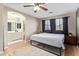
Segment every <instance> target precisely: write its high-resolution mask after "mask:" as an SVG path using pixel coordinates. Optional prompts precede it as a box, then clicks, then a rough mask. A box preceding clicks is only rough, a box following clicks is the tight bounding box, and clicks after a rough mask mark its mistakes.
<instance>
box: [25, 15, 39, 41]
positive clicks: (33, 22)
mask: <svg viewBox="0 0 79 59" xmlns="http://www.w3.org/2000/svg"><path fill="white" fill-rule="evenodd" d="M38 26H39V22H38V20H37V19H36V18H33V17H29V16H26V22H25V34H26V39H27V40H29V39H30V36H31V35H32V34H34V33H38V31H39V29H38Z"/></svg>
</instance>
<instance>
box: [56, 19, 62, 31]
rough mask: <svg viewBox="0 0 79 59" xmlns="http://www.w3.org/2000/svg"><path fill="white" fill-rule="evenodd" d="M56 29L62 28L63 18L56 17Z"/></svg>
mask: <svg viewBox="0 0 79 59" xmlns="http://www.w3.org/2000/svg"><path fill="white" fill-rule="evenodd" d="M55 23H56V30H61V31H62V30H63V19H56V20H55Z"/></svg>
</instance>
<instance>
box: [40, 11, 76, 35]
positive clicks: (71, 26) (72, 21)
mask: <svg viewBox="0 0 79 59" xmlns="http://www.w3.org/2000/svg"><path fill="white" fill-rule="evenodd" d="M66 16H70V17H69V19H68V31H69V33H72V34H73V35H76V11H73V12H68V13H65V14H62V15H58V16H52V17H48V18H43V19H41V20H47V19H55V18H61V17H66ZM40 24H42V21H41V22H40ZM41 30H42V25H41V26H40V31H41Z"/></svg>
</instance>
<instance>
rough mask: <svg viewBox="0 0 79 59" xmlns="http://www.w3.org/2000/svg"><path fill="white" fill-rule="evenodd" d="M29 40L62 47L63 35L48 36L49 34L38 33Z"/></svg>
mask: <svg viewBox="0 0 79 59" xmlns="http://www.w3.org/2000/svg"><path fill="white" fill-rule="evenodd" d="M31 40H34V41H37V42H41V43H45V44H48V45H51V46H55V47H59V48H60V47H62V48H63V49H65V47H64V34H50V33H40V34H34V35H32V36H31Z"/></svg>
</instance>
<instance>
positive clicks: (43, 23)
mask: <svg viewBox="0 0 79 59" xmlns="http://www.w3.org/2000/svg"><path fill="white" fill-rule="evenodd" d="M42 32H45V20H42Z"/></svg>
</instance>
